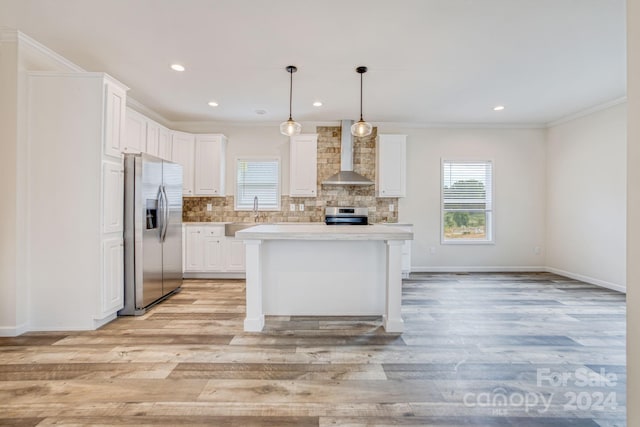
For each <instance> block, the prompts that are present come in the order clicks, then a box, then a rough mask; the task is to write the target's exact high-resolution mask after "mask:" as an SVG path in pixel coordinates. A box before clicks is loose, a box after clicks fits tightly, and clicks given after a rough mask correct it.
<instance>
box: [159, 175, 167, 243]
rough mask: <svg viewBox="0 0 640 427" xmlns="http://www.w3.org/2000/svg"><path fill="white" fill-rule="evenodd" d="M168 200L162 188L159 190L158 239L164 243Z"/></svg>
mask: <svg viewBox="0 0 640 427" xmlns="http://www.w3.org/2000/svg"><path fill="white" fill-rule="evenodd" d="M165 204H166V200H165V198H164V191H162V186H160V187H159V188H158V222H159V224H158V225H159V227H158V239H159V240H160V241H161V242H162V237H163V236H162V234H163V231H164V227H165V213H164V211H165V210H166V206H165Z"/></svg>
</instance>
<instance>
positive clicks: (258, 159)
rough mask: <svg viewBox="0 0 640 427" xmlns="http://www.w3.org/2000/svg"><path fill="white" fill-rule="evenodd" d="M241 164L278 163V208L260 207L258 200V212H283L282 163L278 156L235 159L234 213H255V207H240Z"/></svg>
mask: <svg viewBox="0 0 640 427" xmlns="http://www.w3.org/2000/svg"><path fill="white" fill-rule="evenodd" d="M240 162H276V165H277V168H278V173H277V180H278V183H277V185H276V206H275V207H268V208H265V207H264V206H260V203H259V199H258V212H277V211H281V210H282V200H281V199H282V197H281V196H282V161H281V159H280V157H276V156H268V157H267V156H265V157H256V156H251V157H243V156H241V157H236V158H235V168H234V181H235V186H234V194H233V210H234V211H238V212H250V211H253V207H244V206H238V200H239V198H238V190H239V183H238V167H239V165H240Z"/></svg>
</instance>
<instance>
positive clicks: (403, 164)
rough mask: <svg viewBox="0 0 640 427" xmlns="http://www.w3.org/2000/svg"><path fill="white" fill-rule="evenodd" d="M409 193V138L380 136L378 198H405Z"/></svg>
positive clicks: (377, 150)
mask: <svg viewBox="0 0 640 427" xmlns="http://www.w3.org/2000/svg"><path fill="white" fill-rule="evenodd" d="M406 193H407V136H406V135H384V134H383V135H378V137H377V139H376V196H377V197H405V196H406Z"/></svg>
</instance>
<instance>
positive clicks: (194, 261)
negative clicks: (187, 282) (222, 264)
mask: <svg viewBox="0 0 640 427" xmlns="http://www.w3.org/2000/svg"><path fill="white" fill-rule="evenodd" d="M184 237H185V239H184V256H183V257H184V267H183V269H184V271H200V270H202V268H203V266H204V248H203V244H202V241H203V235H202V227H196V226H188V227H185V235H184Z"/></svg>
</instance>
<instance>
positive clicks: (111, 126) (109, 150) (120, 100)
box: [104, 84, 127, 158]
mask: <svg viewBox="0 0 640 427" xmlns="http://www.w3.org/2000/svg"><path fill="white" fill-rule="evenodd" d="M105 97H106V99H105V103H106V107H105V112H104V114H105V118H104V121H105V135H104V154H105V155H107V156H112V157H117V158H120V157H121V154H120V153H121V151H122V147H123V146H124V137H125V134H124V123H125V120H126V119H125V110H126V109H125V105H126V102H127V92H126V91H125V90H124V89H123V88H122V87H120V86H118V85H114V84H105Z"/></svg>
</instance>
